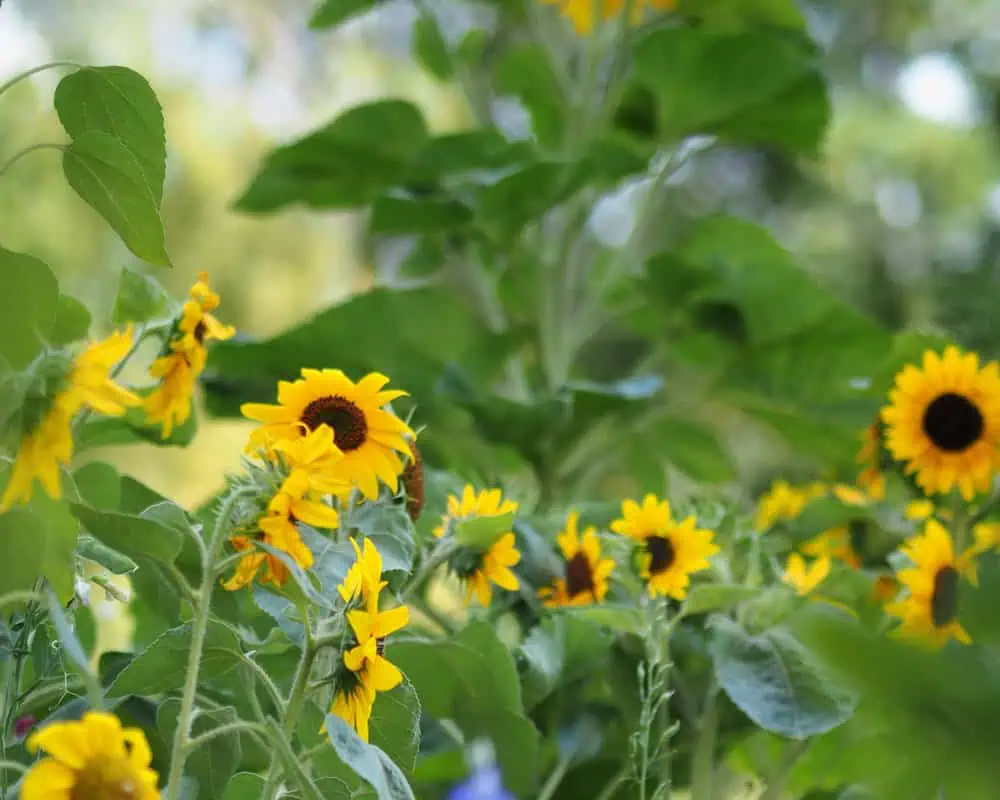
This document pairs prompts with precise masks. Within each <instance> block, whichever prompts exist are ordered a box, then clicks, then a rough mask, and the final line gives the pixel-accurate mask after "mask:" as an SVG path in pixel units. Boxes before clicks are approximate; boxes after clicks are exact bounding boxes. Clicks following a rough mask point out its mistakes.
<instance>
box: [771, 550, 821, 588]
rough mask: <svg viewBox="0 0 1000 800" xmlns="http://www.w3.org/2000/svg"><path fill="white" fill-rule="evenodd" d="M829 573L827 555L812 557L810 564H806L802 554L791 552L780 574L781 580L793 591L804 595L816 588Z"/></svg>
mask: <svg viewBox="0 0 1000 800" xmlns="http://www.w3.org/2000/svg"><path fill="white" fill-rule="evenodd" d="M829 574H830V557H829V556H820V557H819V558H816V559H813V562H812V563H811V564H806V561H805V559H804V558H802V556H800V555H799V554H798V553H792V554H791V555H790V556H788V561H787V563H786V564H785V572H784V574H783V575H782V576H781V580H783V581H784V582H785V583H787V584H788V585H789V586H791V587H792V588H793V589H795V592H796V593H797V594H798V595H799V596H800V597H805V596H806V595H807V594H809V593H810V592H812V591H813V590H815V589H816V588H818V587H819V585H820V584H821V583H823V581H825V580H826V578H827V576H828V575H829Z"/></svg>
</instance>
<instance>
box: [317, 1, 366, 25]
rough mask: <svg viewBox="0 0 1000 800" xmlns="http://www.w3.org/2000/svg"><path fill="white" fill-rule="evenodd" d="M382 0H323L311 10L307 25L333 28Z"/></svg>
mask: <svg viewBox="0 0 1000 800" xmlns="http://www.w3.org/2000/svg"><path fill="white" fill-rule="evenodd" d="M382 2H383V0H323V2H322V3H320V5H319V8H317V9H316V11H315V12H313V15H312V18H311V19H310V20H309V27H310V28H314V29H322V28H333V27H335V26H337V25H340V24H342V23H344V22H347V20H349V19H350V18H351V17H354V16H357V15H358V14H363V13H365V12H366V11H370V10H371V9H373V8H375V7H376V6H378V5H379V4H380V3H382Z"/></svg>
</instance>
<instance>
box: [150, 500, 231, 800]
mask: <svg viewBox="0 0 1000 800" xmlns="http://www.w3.org/2000/svg"><path fill="white" fill-rule="evenodd" d="M248 491H249V490H247V489H244V490H242V491H234V492H232V493H230V495H229V496H228V497H227V498H226V499H225V501H224V502H223V503H222V507H221V508H220V509H219V514H218V516H217V517H216V518H215V527H214V528H213V529H212V538H211V539H209V542H208V548H207V550H206V553H205V556H204V558H203V559H202V564H201V588H200V589H199V591H198V597H199V602H198V604H197V605H196V606H194V618H193V620H192V621H191V649H190V651H189V652H188V663H187V674H186V675H185V678H184V691H183V693H182V694H181V708H180V713H179V714H178V717H177V731H176V732H175V733H174V744H173V749H172V751H171V754H170V772H169V776H168V778H167V788H166V797H165V800H178V798H179V797H180V792H181V778H182V777H183V775H184V762H185V760H186V759H187V753H188V746H189V744H190V740H191V723H192V722H193V721H194V703H195V695H196V694H197V692H198V671H199V668H200V666H201V655H202V651H203V650H204V647H205V634H206V633H207V632H208V621H209V618H210V616H211V610H212V603H211V600H212V589H213V588H215V581H216V575H215V561H216V559H217V558H218V557H219V551H220V550H221V549H222V542H223V540H224V539H225V536H226V533H227V531H228V529H229V522H230V517H231V516H232V513H233V509H234V508H235V506H236V503H237V502H238V501H239V499H240V497H241V496H242V495H244V494H247V493H248Z"/></svg>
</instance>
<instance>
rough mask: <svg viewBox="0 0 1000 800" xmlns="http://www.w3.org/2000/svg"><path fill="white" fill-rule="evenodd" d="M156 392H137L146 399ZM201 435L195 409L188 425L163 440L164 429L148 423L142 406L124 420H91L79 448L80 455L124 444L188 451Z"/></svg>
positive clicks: (136, 407) (122, 417) (134, 409)
mask: <svg viewBox="0 0 1000 800" xmlns="http://www.w3.org/2000/svg"><path fill="white" fill-rule="evenodd" d="M152 391H153V389H152V388H149V389H140V390H139V391H137V392H136V394H137V395H139V396H140V397H145V396H147V395H148V394H150V393H151V392H152ZM197 433H198V415H197V414H196V413H195V411H194V409H193V408H192V410H191V414H190V415H189V416H188V418H187V419H186V420H184V423H183V424H181V425H175V426H174V429H173V430H172V431H171V432H170V436H168V437H167V438H166V439H164V438H163V427H162V426H161V425H160V424H159V423H151V422H148V421H147V419H146V412H145V410H143V408H142V406H133V407H132V408H130V409H128V411H126V412H125V413H124V414H123V415H122V416H120V417H98V416H94V417H90V418H89V419H88V420H87V422H86V423H85V424H84V426H83V427H82V428H81V429H80V434H79V438H78V440H77V447H78V449H79V450H80V452H83V451H84V450H89V449H91V448H93V447H109V446H111V445H120V444H137V443H141V444H152V445H156V446H157V447H187V446H188V445H189V444H191V442H193V441H194V437H195V436H196V435H197Z"/></svg>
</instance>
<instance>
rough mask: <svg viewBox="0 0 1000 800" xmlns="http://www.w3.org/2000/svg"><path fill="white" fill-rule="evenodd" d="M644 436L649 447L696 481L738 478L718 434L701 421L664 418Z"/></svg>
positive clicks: (720, 480) (645, 432)
mask: <svg viewBox="0 0 1000 800" xmlns="http://www.w3.org/2000/svg"><path fill="white" fill-rule="evenodd" d="M641 435H642V437H643V439H644V440H645V441H646V446H647V447H650V448H653V449H655V450H656V451H658V452H659V453H660V454H661V455H662V457H663V458H664V459H665V460H666V461H669V462H670V463H671V464H673V465H674V466H675V467H677V469H679V470H680V471H681V472H683V473H684V474H686V475H687V476H688V477H690V478H693V479H694V480H696V481H702V482H704V483H723V482H725V481H731V480H733V479H734V478H735V477H736V468H735V466H734V465H733V461H732V459H731V458H730V457H729V454H728V453H727V452H726V451H725V450H724V449H723V447H722V445H721V444H720V443H719V440H718V439H717V438H716V437H715V434H713V433H712V432H711V431H710V430H709V429H708V428H705V427H703V426H701V425H698V424H697V423H694V422H689V421H688V420H682V419H668V418H664V417H661V418H660V419H657V420H655V421H653V422H651V423H650V424H649V425H648V426H646V427H645V428H644V429H643V431H642V434H641Z"/></svg>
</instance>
